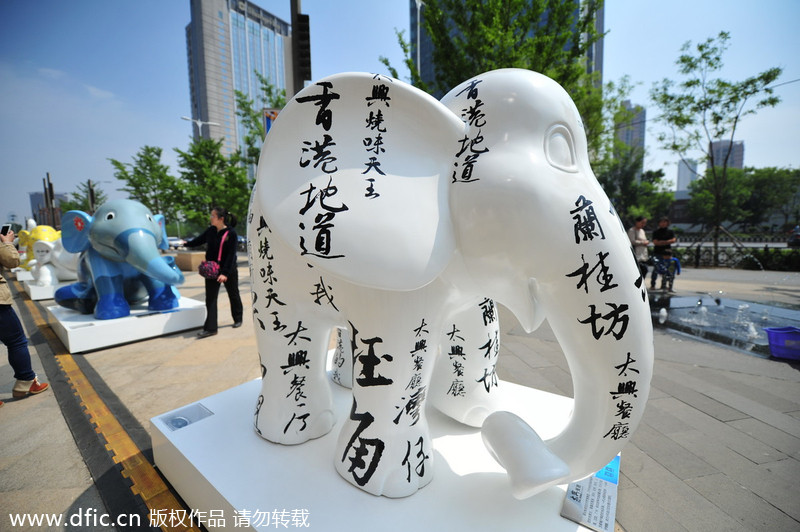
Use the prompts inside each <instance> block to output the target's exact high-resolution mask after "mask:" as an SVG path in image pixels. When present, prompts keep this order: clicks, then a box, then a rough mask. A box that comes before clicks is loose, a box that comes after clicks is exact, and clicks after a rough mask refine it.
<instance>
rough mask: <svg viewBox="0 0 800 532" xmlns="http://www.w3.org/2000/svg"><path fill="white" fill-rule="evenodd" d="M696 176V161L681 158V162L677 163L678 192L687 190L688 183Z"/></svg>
mask: <svg viewBox="0 0 800 532" xmlns="http://www.w3.org/2000/svg"><path fill="white" fill-rule="evenodd" d="M697 178H698V175H697V161H695V160H694V159H681V162H679V163H678V183H677V186H676V190H677V191H678V192H683V191H686V190H689V183H691V182H692V181H694V180H696V179H697Z"/></svg>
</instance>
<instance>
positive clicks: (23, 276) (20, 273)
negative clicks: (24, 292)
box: [11, 268, 33, 283]
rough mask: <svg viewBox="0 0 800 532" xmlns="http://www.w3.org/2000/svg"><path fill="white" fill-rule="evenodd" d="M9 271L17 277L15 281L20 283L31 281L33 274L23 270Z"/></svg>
mask: <svg viewBox="0 0 800 532" xmlns="http://www.w3.org/2000/svg"><path fill="white" fill-rule="evenodd" d="M11 271H12V272H13V273H14V275H15V276H16V277H17V281H19V282H21V283H22V282H24V281H33V274H32V273H31V272H30V271H28V270H25V269H23V268H14V269H13V270H11Z"/></svg>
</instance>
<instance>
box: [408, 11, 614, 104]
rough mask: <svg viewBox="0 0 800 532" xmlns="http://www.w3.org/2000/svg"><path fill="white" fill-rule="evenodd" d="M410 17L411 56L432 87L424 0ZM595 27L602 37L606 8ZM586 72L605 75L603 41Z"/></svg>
mask: <svg viewBox="0 0 800 532" xmlns="http://www.w3.org/2000/svg"><path fill="white" fill-rule="evenodd" d="M563 1H564V2H573V3H574V4H575V10H576V13H577V11H578V10H579V9H580V3H579V1H578V0H563ZM409 17H410V25H409V29H410V33H411V35H410V39H411V54H412V57H413V59H414V60H415V61H416V63H417V67H418V68H419V72H420V77H421V78H422V80H423V81H424V82H425V83H427V84H428V86H429V87H431V86H432V84H433V80H434V79H435V77H436V75H435V64H434V60H433V43H432V42H431V38H430V36H429V35H428V33H427V32H426V31H425V28H424V26H423V25H422V21H423V20H424V18H425V2H424V0H409ZM594 23H595V24H594V25H595V29H596V31H597V33H598V34H599V35H602V34H603V32H604V31H605V29H604V28H605V26H604V25H605V6H602V5H601V6H600V8H599V9H598V10H597V14H596V16H595V20H594ZM586 70H587V72H589V73H592V72H600V79H601V80H602V75H603V39H602V38H600V39H598V40H597V41H596V42H595V43H594V44H593V45H592V46H591V47H590V48H589V49H588V50H587V51H586ZM434 96H436V97H437V98H441V97H442V96H444V94H443V93H442V94H440V93H434Z"/></svg>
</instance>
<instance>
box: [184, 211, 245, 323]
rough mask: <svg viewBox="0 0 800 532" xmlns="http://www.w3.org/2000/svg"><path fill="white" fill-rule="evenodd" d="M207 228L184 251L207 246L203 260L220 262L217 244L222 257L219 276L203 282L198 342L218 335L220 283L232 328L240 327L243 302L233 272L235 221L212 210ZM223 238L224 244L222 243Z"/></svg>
mask: <svg viewBox="0 0 800 532" xmlns="http://www.w3.org/2000/svg"><path fill="white" fill-rule="evenodd" d="M209 223H210V224H211V227H209V228H208V229H207V230H206V232H205V233H203V234H201V235H200V236H198V237H197V238H194V239H192V240H191V241H189V242H187V243H186V246H187V247H196V246H201V245H203V244H206V260H213V261H217V258H219V248H220V243H222V257H221V258H220V259H219V276H218V277H217V278H216V279H206V322H205V324H204V325H203V330H202V331H200V332H199V333H197V336H198V337H200V338H206V337H208V336H213V335H215V334H217V296H218V295H219V285H220V283H222V284H224V285H225V290H227V291H228V299H230V302H231V317H233V327H234V329H235V328H236V327H241V326H242V312H243V309H242V298H241V297H240V296H239V272H238V270H237V269H236V247H237V244H238V238H237V235H236V231H234V230H233V228H234V227H235V226H236V218H235V217H234V216H233V215H232V214H231V213H229V212H228V211H227V210H225V209H223V208H221V207H214V208H213V209H211V215H210V217H209ZM223 238H224V241H223Z"/></svg>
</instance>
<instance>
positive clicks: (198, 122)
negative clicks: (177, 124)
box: [181, 116, 219, 137]
mask: <svg viewBox="0 0 800 532" xmlns="http://www.w3.org/2000/svg"><path fill="white" fill-rule="evenodd" d="M181 119H183V120H188V121H189V122H194V125H196V126H197V136H198V137H202V136H203V126H204V125H206V126H218V125H219V124H217V123H216V122H203V121H202V120H199V119H197V118H189V117H188V116H182V117H181ZM208 133H209V134H211V128H209V129H208Z"/></svg>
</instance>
